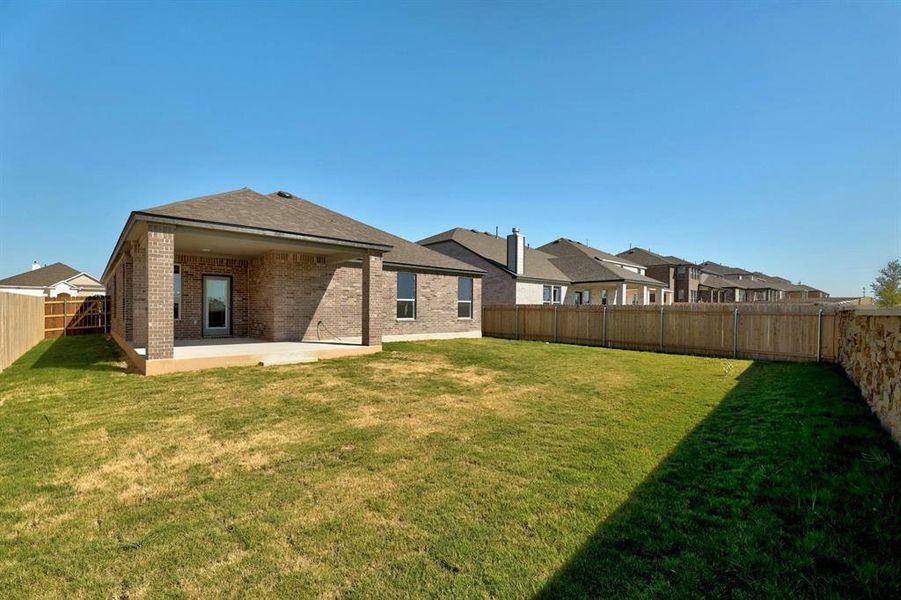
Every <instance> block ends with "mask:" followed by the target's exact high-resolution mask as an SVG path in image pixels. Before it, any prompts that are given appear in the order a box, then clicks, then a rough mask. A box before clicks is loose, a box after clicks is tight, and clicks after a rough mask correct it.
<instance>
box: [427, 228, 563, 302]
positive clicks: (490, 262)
mask: <svg viewBox="0 0 901 600" xmlns="http://www.w3.org/2000/svg"><path fill="white" fill-rule="evenodd" d="M419 244H421V245H422V246H425V247H427V248H430V249H432V250H435V251H436V252H440V253H442V254H444V255H446V256H451V257H453V258H456V259H459V260H461V261H463V262H465V263H467V264H469V265H472V266H474V267H477V268H479V269H482V270H484V271H485V277H484V278H483V280H482V302H483V303H484V304H542V303H544V304H561V303H562V302H563V301H564V299H565V298H566V294H567V292H568V290H569V284H570V279H569V277H568V276H567V275H566V274H565V273H563V272H562V271H561V270H560V269H558V268H557V267H556V266H555V265H554V263H553V262H552V261H553V259H554V258H556V257H555V256H554V255H552V254H547V253H545V252H541V251H539V250H535V249H534V248H529V247H528V246H526V238H525V237H524V236H523V235H522V234H521V233H520V232H519V230H518V229H514V230H513V233H511V234H510V235H508V236H507V237H506V238H502V237H498V236H497V235H495V234H491V233H483V232H480V231H476V230H475V229H462V228H460V227H457V228H455V229H449V230H448V231H444V232H442V233H439V234H437V235H433V236H431V237H428V238H425V239H424V240H420V241H419Z"/></svg>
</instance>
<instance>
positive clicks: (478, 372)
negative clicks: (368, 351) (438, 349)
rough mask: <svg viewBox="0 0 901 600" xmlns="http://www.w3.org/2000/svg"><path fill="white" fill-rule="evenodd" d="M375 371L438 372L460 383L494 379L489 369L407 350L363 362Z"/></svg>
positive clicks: (390, 374) (389, 374) (384, 375)
mask: <svg viewBox="0 0 901 600" xmlns="http://www.w3.org/2000/svg"><path fill="white" fill-rule="evenodd" d="M365 366H366V368H367V369H371V370H372V371H374V372H375V374H374V379H376V380H382V381H384V380H386V379H392V380H394V379H404V378H407V377H417V376H433V375H440V376H442V377H446V378H448V379H450V380H453V381H456V382H458V383H461V384H464V385H473V386H476V385H485V384H487V383H489V382H491V381H493V380H494V379H495V376H496V373H495V372H493V371H491V370H490V369H486V368H483V367H475V366H464V367H461V366H458V365H454V364H453V363H452V362H451V361H450V360H448V359H447V358H445V357H443V356H440V355H435V356H430V355H419V354H414V353H411V352H392V353H391V354H390V355H389V358H385V359H381V360H376V361H371V362H368V363H365Z"/></svg>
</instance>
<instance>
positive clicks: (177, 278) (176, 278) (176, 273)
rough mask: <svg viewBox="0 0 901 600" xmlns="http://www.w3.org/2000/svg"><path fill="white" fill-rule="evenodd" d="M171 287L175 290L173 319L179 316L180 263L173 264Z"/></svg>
mask: <svg viewBox="0 0 901 600" xmlns="http://www.w3.org/2000/svg"><path fill="white" fill-rule="evenodd" d="M172 279H173V281H172V287H173V289H174V290H175V298H174V307H175V310H174V316H175V320H176V321H177V320H178V319H180V318H181V265H175V268H174V270H173V274H172Z"/></svg>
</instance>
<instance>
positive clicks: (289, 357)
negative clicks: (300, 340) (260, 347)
mask: <svg viewBox="0 0 901 600" xmlns="http://www.w3.org/2000/svg"><path fill="white" fill-rule="evenodd" d="M314 362H319V359H318V358H316V357H315V356H311V355H309V354H299V353H293V354H270V355H269V356H266V357H264V358H263V360H261V361H260V366H261V367H271V366H273V365H298V364H301V363H314Z"/></svg>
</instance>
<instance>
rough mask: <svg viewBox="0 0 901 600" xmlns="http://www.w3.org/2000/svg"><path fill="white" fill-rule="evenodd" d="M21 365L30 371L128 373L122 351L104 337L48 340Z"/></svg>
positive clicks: (23, 360) (24, 358) (73, 337)
mask: <svg viewBox="0 0 901 600" xmlns="http://www.w3.org/2000/svg"><path fill="white" fill-rule="evenodd" d="M19 361H21V363H22V366H24V367H25V368H28V369H72V370H78V371H117V372H125V370H126V367H125V365H124V364H123V363H122V361H123V357H122V354H121V353H120V352H119V349H118V348H117V347H116V346H115V344H113V343H112V342H111V341H110V340H108V339H107V338H106V337H105V336H102V335H78V336H70V337H60V338H56V339H54V340H45V341H44V342H41V343H40V344H39V345H38V346H36V347H35V348H34V349H32V350H30V351H29V352H28V353H26V354H25V355H24V356H23V357H22V358H20V359H19ZM19 361H17V362H19Z"/></svg>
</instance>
